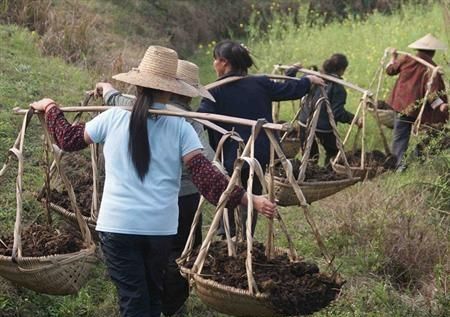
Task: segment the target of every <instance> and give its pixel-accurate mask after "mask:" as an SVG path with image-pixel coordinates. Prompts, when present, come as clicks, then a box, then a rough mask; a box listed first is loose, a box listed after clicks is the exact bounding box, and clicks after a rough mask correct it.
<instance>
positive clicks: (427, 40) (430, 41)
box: [408, 33, 447, 51]
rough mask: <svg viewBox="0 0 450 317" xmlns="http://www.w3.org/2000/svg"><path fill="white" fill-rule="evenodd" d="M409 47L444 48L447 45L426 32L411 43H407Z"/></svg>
mask: <svg viewBox="0 0 450 317" xmlns="http://www.w3.org/2000/svg"><path fill="white" fill-rule="evenodd" d="M408 47H409V48H413V49H416V50H429V51H434V50H446V49H447V45H445V44H444V43H443V42H441V41H439V40H438V39H437V38H435V37H434V36H433V35H431V34H430V33H428V34H427V35H425V36H424V37H422V38H420V39H418V40H417V41H415V42H413V43H411V44H409V45H408Z"/></svg>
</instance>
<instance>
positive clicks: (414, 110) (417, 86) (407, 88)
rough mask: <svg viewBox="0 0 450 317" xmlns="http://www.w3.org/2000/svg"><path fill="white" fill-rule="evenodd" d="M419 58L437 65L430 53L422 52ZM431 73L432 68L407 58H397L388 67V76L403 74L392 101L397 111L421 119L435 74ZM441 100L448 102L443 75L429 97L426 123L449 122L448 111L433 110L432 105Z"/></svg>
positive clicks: (400, 76) (426, 108) (395, 88)
mask: <svg viewBox="0 0 450 317" xmlns="http://www.w3.org/2000/svg"><path fill="white" fill-rule="evenodd" d="M417 56H418V57H420V58H422V59H424V60H425V61H427V62H429V63H430V64H432V65H434V66H436V64H435V63H434V62H433V60H432V59H431V58H430V57H429V56H428V55H427V54H424V53H422V52H418V53H417ZM427 70H428V68H427V67H426V66H425V65H422V64H421V63H419V62H417V61H415V60H414V59H412V58H411V57H409V56H407V55H405V56H402V57H400V58H397V59H396V60H395V61H394V63H393V64H391V65H389V66H388V67H387V69H386V73H387V74H388V75H390V76H395V75H397V74H399V77H398V79H397V81H396V82H395V85H394V89H393V90H392V94H391V96H390V98H389V99H388V103H389V104H390V105H391V107H392V108H393V109H394V110H396V111H397V112H401V113H404V114H405V115H407V116H410V117H414V118H415V117H417V115H418V114H419V111H420V107H421V106H422V104H423V98H424V96H425V92H426V90H427V82H428V79H429V76H431V71H427ZM437 97H440V98H441V99H442V100H443V101H444V102H447V95H446V94H445V84H444V81H443V79H442V76H441V74H437V75H436V77H435V79H434V80H433V83H432V85H431V90H430V94H429V98H428V101H427V103H426V105H425V109H424V112H423V115H422V120H421V121H422V122H424V123H438V122H446V121H447V120H448V110H446V111H445V112H442V111H440V110H439V109H438V108H436V109H434V110H433V108H431V103H432V102H433V101H434V100H435V99H436V98H437Z"/></svg>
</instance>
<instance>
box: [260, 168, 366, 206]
mask: <svg viewBox="0 0 450 317" xmlns="http://www.w3.org/2000/svg"><path fill="white" fill-rule="evenodd" d="M268 177H269V175H267V174H266V178H267V179H268ZM358 181H359V178H357V177H354V178H349V179H343V180H336V181H324V182H311V183H309V182H301V183H299V185H300V188H301V190H302V192H303V195H304V196H305V199H306V202H307V203H309V204H310V203H312V202H314V201H317V200H320V199H323V198H325V197H328V196H331V195H333V194H335V193H337V192H339V191H341V190H343V189H345V188H347V187H349V186H351V185H353V184H355V183H357V182H358ZM274 191H275V197H276V198H277V199H278V204H279V205H280V206H296V205H299V204H300V202H299V200H298V198H297V196H296V195H295V192H294V189H293V188H292V186H291V185H290V184H289V183H288V182H287V180H286V178H282V177H277V176H274Z"/></svg>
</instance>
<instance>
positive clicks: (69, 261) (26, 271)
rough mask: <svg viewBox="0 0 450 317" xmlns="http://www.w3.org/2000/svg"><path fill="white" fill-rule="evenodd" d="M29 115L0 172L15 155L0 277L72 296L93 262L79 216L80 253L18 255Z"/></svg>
mask: <svg viewBox="0 0 450 317" xmlns="http://www.w3.org/2000/svg"><path fill="white" fill-rule="evenodd" d="M33 113H34V111H33V109H30V110H29V111H28V112H27V115H26V116H25V118H24V122H23V125H22V129H21V131H20V133H19V135H18V137H17V140H16V142H15V144H14V146H13V147H12V148H11V149H10V151H9V155H8V158H7V162H6V163H5V164H4V167H3V168H2V170H1V171H0V176H3V175H4V172H5V170H6V168H7V167H8V165H9V162H10V160H9V158H10V156H12V155H15V156H16V157H17V160H18V174H17V181H16V198H17V208H16V222H15V225H14V246H13V256H3V255H2V256H0V275H1V276H2V277H4V278H5V279H7V280H10V281H12V282H14V283H16V284H18V285H20V286H23V287H26V288H29V289H32V290H34V291H36V292H40V293H46V294H50V295H70V294H75V293H77V292H78V290H79V289H80V288H81V287H82V286H83V285H84V284H85V283H86V281H87V278H88V275H89V272H90V271H91V268H92V267H93V265H94V263H95V262H96V260H97V258H96V256H95V244H94V243H93V242H92V237H91V234H90V232H89V229H88V225H87V223H86V222H85V221H84V219H83V218H82V217H79V219H78V225H79V228H80V231H81V234H82V236H83V243H84V244H83V247H84V248H83V249H81V250H80V251H78V252H73V253H69V254H55V255H50V256H41V257H24V256H22V254H21V250H22V243H21V233H22V232H21V228H22V224H21V221H22V219H21V215H22V211H23V190H22V188H23V187H22V184H23V182H22V180H23V172H24V156H23V148H24V139H25V131H26V128H27V126H28V124H29V122H30V120H31V117H32V116H33ZM39 119H40V120H41V122H44V118H43V115H41V116H40V117H39ZM44 132H46V137H48V134H47V131H46V130H44ZM72 190H73V189H72Z"/></svg>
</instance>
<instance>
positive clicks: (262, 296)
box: [187, 241, 343, 317]
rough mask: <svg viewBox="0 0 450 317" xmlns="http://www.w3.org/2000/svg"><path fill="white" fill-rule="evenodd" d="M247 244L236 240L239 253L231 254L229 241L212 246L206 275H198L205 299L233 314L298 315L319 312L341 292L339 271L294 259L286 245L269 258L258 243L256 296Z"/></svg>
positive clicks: (254, 253) (199, 290)
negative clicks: (251, 287) (330, 272)
mask: <svg viewBox="0 0 450 317" xmlns="http://www.w3.org/2000/svg"><path fill="white" fill-rule="evenodd" d="M246 247H247V246H246V243H245V242H240V243H237V244H236V257H230V256H228V254H227V245H226V242H224V241H215V242H213V243H212V244H211V246H210V251H209V255H208V257H207V259H206V261H205V263H204V266H203V270H202V273H201V274H194V276H193V281H194V283H195V288H196V294H197V295H198V296H199V298H200V299H201V300H202V302H204V303H205V304H207V305H208V306H210V307H212V308H213V309H215V310H217V311H219V312H221V313H224V314H228V315H232V316H243V317H244V316H245V317H250V316H255V317H256V316H258V317H259V316H262V317H272V316H297V315H307V314H312V313H314V312H316V311H319V310H321V309H322V308H324V307H326V306H327V305H329V304H330V303H331V302H332V301H333V300H334V299H336V297H337V296H338V295H339V293H340V289H341V286H342V284H343V281H342V280H341V279H340V277H339V276H338V275H335V276H331V275H327V274H325V273H321V272H319V268H318V266H317V265H316V264H314V263H310V262H305V261H292V259H290V258H289V256H288V255H287V253H286V251H285V250H282V249H275V256H274V257H273V258H271V259H268V258H267V257H266V255H265V249H264V245H263V244H261V243H257V242H254V243H253V249H252V258H253V274H254V279H255V281H256V284H257V288H258V289H259V293H255V294H251V293H250V292H249V291H248V282H247V278H246V268H245V257H246ZM195 259H196V257H195V256H194V257H193V258H192V259H191V260H190V262H189V263H188V264H187V266H189V265H192V264H193V262H194V261H195Z"/></svg>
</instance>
